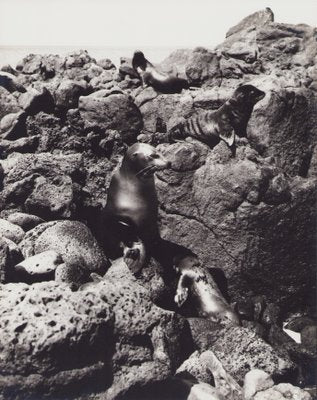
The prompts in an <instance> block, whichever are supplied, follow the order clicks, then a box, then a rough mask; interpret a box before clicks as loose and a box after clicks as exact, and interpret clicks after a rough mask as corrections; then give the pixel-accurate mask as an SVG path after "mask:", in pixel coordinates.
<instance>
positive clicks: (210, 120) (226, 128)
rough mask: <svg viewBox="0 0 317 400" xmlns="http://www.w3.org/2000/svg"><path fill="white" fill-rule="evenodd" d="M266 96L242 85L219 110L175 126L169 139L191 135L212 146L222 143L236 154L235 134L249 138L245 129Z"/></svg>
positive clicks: (193, 117)
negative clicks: (255, 107) (255, 108)
mask: <svg viewBox="0 0 317 400" xmlns="http://www.w3.org/2000/svg"><path fill="white" fill-rule="evenodd" d="M264 96H265V93H264V92H262V91H261V90H259V89H257V88H256V87H255V86H252V85H242V86H239V87H238V88H237V89H236V90H235V91H234V93H233V95H232V96H231V98H230V99H229V100H227V101H226V102H225V103H224V104H223V105H222V106H221V107H220V108H219V109H218V110H216V111H205V112H201V113H199V114H198V115H194V116H192V117H191V118H188V119H187V120H186V121H185V122H183V123H180V124H178V125H176V126H174V127H173V128H172V129H171V131H170V132H169V137H170V139H172V140H174V139H184V138H186V137H187V136H192V137H194V138H196V139H198V140H200V141H202V142H204V143H206V144H208V145H211V146H212V147H213V146H214V145H215V144H216V143H217V142H219V140H220V139H221V140H223V141H224V142H225V143H227V145H228V146H229V147H230V148H231V149H232V150H233V151H234V148H235V135H236V134H237V135H238V136H246V128H247V124H248V122H249V119H250V117H251V113H252V111H253V107H254V105H255V104H256V103H257V102H258V101H260V100H261V99H263V97H264Z"/></svg>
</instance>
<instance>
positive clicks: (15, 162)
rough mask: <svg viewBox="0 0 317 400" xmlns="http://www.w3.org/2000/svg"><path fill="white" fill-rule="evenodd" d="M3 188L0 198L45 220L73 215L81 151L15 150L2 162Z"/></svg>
mask: <svg viewBox="0 0 317 400" xmlns="http://www.w3.org/2000/svg"><path fill="white" fill-rule="evenodd" d="M2 165H3V168H4V175H5V178H4V183H3V184H4V190H2V192H0V202H1V201H2V202H3V204H6V205H7V208H10V207H11V208H12V204H15V206H16V208H19V211H23V212H27V213H30V214H35V215H37V216H38V217H40V218H43V219H44V220H47V219H50V218H55V217H62V216H71V215H73V213H74V212H75V210H76V196H75V193H76V191H77V189H76V187H77V186H76V185H77V183H76V179H79V180H80V179H81V176H82V172H81V169H82V167H81V156H80V155H79V154H74V155H72V154H70V155H54V156H53V155H52V154H50V153H40V154H19V153H14V154H12V155H10V156H9V157H8V158H7V159H6V160H4V161H3V162H2Z"/></svg>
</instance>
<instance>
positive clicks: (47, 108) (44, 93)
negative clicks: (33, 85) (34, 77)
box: [19, 86, 54, 115]
mask: <svg viewBox="0 0 317 400" xmlns="http://www.w3.org/2000/svg"><path fill="white" fill-rule="evenodd" d="M19 104H20V106H21V107H22V108H23V110H24V111H25V112H26V113H27V114H28V115H35V114H37V113H39V112H40V111H44V112H47V113H50V112H53V111H54V99H53V96H52V95H51V93H50V92H49V91H48V89H47V88H46V87H44V86H43V87H42V89H41V91H38V90H36V89H29V90H28V91H27V92H26V93H24V94H22V95H21V96H20V98H19Z"/></svg>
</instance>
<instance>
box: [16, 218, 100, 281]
mask: <svg viewBox="0 0 317 400" xmlns="http://www.w3.org/2000/svg"><path fill="white" fill-rule="evenodd" d="M20 247H21V249H22V253H23V254H24V256H25V257H30V256H33V255H36V254H39V253H42V252H44V251H47V250H54V251H55V252H57V253H59V254H60V255H61V256H62V258H63V260H64V262H65V263H66V264H67V265H71V266H79V267H82V268H84V269H85V270H87V271H90V272H96V273H99V274H101V275H103V274H104V273H105V272H106V267H107V265H108V260H107V258H106V256H105V255H104V253H103V252H102V250H101V248H100V247H99V245H98V243H97V241H96V240H95V238H94V237H93V236H92V234H91V232H90V230H89V229H88V228H87V226H86V225H84V224H83V223H81V222H77V221H54V222H47V223H44V224H40V225H38V226H37V227H36V228H34V229H32V230H30V231H28V232H27V233H26V236H25V238H24V240H23V241H22V243H21V244H20Z"/></svg>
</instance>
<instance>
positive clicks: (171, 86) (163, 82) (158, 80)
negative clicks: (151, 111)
mask: <svg viewBox="0 0 317 400" xmlns="http://www.w3.org/2000/svg"><path fill="white" fill-rule="evenodd" d="M132 66H133V69H134V70H135V71H136V72H137V73H138V74H139V75H140V77H141V79H142V81H143V85H144V86H152V87H153V89H155V90H156V91H158V92H160V93H165V94H171V93H180V92H181V91H182V90H183V89H189V83H188V82H187V80H186V79H182V78H178V77H177V76H174V75H168V74H165V73H162V72H159V71H158V70H157V69H156V68H155V67H154V65H153V64H152V63H150V61H148V60H147V59H146V58H145V57H144V54H143V53H142V51H135V52H134V55H133V59H132Z"/></svg>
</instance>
